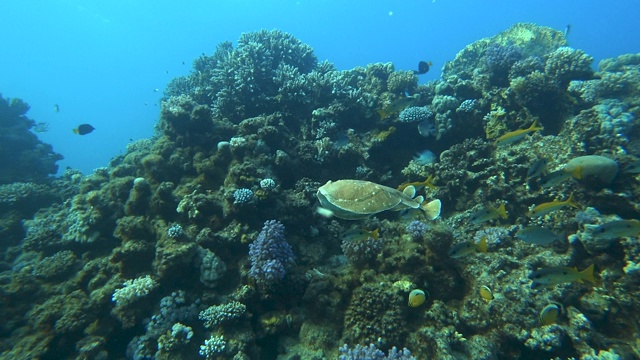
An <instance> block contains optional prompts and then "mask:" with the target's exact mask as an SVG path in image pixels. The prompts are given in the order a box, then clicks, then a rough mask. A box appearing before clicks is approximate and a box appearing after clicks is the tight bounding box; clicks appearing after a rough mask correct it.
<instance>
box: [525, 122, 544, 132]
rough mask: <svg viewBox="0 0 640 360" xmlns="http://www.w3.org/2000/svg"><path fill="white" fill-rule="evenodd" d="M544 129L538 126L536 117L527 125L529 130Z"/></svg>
mask: <svg viewBox="0 0 640 360" xmlns="http://www.w3.org/2000/svg"><path fill="white" fill-rule="evenodd" d="M542 129H544V128H543V127H542V126H538V119H535V120H534V121H533V124H531V126H530V127H529V129H528V130H530V131H538V130H542Z"/></svg>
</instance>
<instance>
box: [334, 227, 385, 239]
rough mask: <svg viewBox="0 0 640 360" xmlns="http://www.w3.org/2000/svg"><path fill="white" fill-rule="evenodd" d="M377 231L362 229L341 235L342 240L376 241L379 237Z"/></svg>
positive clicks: (348, 231)
mask: <svg viewBox="0 0 640 360" xmlns="http://www.w3.org/2000/svg"><path fill="white" fill-rule="evenodd" d="M379 231H380V229H375V230H373V231H368V230H363V229H353V230H347V231H345V232H344V233H343V234H342V240H345V241H361V240H366V239H368V238H372V239H375V240H377V239H378V236H379Z"/></svg>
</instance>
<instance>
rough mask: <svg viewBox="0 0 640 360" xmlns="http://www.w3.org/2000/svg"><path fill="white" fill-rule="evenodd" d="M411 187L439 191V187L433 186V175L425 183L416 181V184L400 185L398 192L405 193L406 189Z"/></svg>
mask: <svg viewBox="0 0 640 360" xmlns="http://www.w3.org/2000/svg"><path fill="white" fill-rule="evenodd" d="M409 186H413V187H416V188H417V187H420V186H426V187H428V188H431V189H437V188H438V187H437V186H435V185H433V175H429V177H427V179H426V180H425V181H414V182H408V183H404V184H400V186H398V191H403V190H404V189H405V188H407V187H409Z"/></svg>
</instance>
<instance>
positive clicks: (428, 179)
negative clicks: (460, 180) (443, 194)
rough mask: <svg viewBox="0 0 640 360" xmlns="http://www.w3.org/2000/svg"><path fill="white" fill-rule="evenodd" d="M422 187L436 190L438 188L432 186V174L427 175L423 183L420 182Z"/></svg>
mask: <svg viewBox="0 0 640 360" xmlns="http://www.w3.org/2000/svg"><path fill="white" fill-rule="evenodd" d="M422 185H424V186H426V187H428V188H430V189H437V188H438V187H437V186H435V185H433V174H431V175H429V176H428V177H427V179H426V180H425V181H423V182H422Z"/></svg>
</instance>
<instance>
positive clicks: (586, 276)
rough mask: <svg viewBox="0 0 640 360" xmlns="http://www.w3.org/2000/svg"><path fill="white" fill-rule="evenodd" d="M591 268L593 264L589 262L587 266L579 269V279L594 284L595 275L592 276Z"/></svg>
mask: <svg viewBox="0 0 640 360" xmlns="http://www.w3.org/2000/svg"><path fill="white" fill-rule="evenodd" d="M593 269H594V266H593V264H591V265H589V267H588V268H586V269H584V270H582V271H580V279H582V280H587V281H588V282H590V283H592V284H595V283H596V278H595V276H593Z"/></svg>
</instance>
